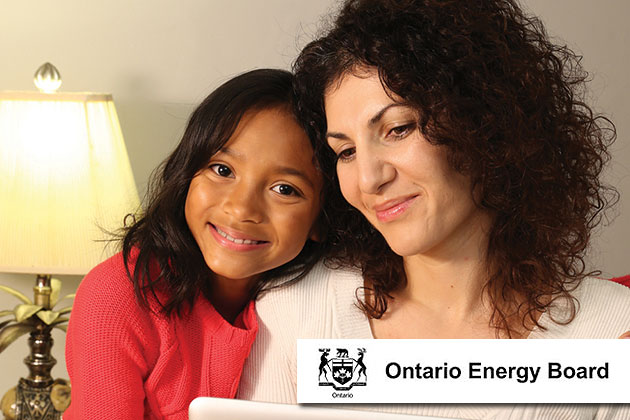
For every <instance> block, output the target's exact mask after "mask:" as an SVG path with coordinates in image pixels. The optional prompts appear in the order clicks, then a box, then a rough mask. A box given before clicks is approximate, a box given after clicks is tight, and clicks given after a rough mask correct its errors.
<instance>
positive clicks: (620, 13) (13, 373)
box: [0, 0, 630, 395]
mask: <svg viewBox="0 0 630 420" xmlns="http://www.w3.org/2000/svg"><path fill="white" fill-rule="evenodd" d="M334 4H335V1H333V0H322V1H316V0H264V1H262V0H221V1H219V0H181V1H167V0H132V1H128V0H108V1H105V0H90V1H82V0H57V1H54V2H53V1H44V0H22V1H8V0H3V1H1V3H0V60H1V65H0V90H30V89H33V86H32V84H31V83H32V82H31V80H32V75H33V73H34V72H35V69H37V67H38V66H39V65H40V64H42V63H43V62H45V61H50V62H52V63H53V64H55V65H56V66H57V67H58V69H59V70H60V72H61V75H62V77H63V79H64V82H63V85H62V90H66V91H85V90H88V91H104V92H110V93H112V94H113V95H114V100H115V102H116V106H117V109H118V114H119V118H120V122H121V126H122V130H123V134H124V136H125V139H126V142H127V148H128V151H129V156H130V159H131V164H132V167H133V170H134V175H135V178H136V183H137V185H138V187H139V189H140V191H141V192H143V191H144V189H145V188H146V181H147V177H148V175H149V173H150V171H151V170H152V169H153V168H154V167H155V166H156V165H157V164H158V163H159V162H160V161H161V160H162V159H163V158H164V157H165V156H166V155H167V154H168V152H169V151H170V150H171V148H172V147H173V146H174V145H175V143H176V142H177V141H178V137H179V136H180V135H181V133H182V131H183V127H184V124H185V123H186V119H187V117H188V114H189V113H190V111H191V110H192V108H193V107H194V105H195V104H197V103H199V102H200V101H201V100H202V99H203V98H204V97H205V96H206V95H207V94H208V93H209V92H210V91H211V90H212V89H213V88H215V87H216V86H217V85H218V84H220V83H221V82H223V81H225V80H226V79H228V78H229V77H231V76H233V75H235V74H237V73H239V72H242V71H244V70H248V69H252V68H256V67H280V68H288V67H289V66H290V63H291V61H292V60H293V58H294V57H295V55H296V53H297V51H298V50H299V48H300V47H301V46H303V45H304V44H305V43H306V42H307V41H308V40H309V39H311V38H312V36H313V34H314V33H315V32H316V28H317V25H316V23H317V22H318V21H319V19H320V16H321V15H323V14H324V13H325V12H326V11H327V10H329V9H330V8H331V7H333V6H334ZM525 4H526V6H527V7H529V8H531V9H532V10H533V11H534V12H535V13H537V14H539V15H541V16H542V17H543V20H544V21H545V22H546V23H547V26H548V29H549V32H550V33H551V34H552V35H554V36H557V37H560V38H561V39H563V40H565V41H566V42H567V43H568V44H569V45H570V46H572V47H574V48H575V49H577V50H578V51H580V52H581V53H583V55H584V65H585V66H586V68H587V69H589V70H590V71H591V73H592V75H593V83H592V97H593V100H594V102H595V103H596V104H597V108H598V110H600V111H602V112H605V113H607V114H608V115H610V116H611V117H612V118H613V120H614V121H615V123H616V124H617V128H618V135H619V139H618V141H617V144H616V146H615V147H614V149H613V153H614V162H613V165H612V167H611V169H610V171H609V172H608V179H610V181H611V182H612V183H613V184H615V185H616V186H617V187H618V189H619V190H620V191H621V193H622V201H621V202H620V204H619V206H618V208H617V213H618V214H619V216H618V217H617V218H616V220H615V221H614V224H612V225H611V226H608V227H605V228H603V229H602V231H601V234H600V235H599V237H598V238H597V239H596V241H595V242H594V246H593V248H594V249H593V252H592V259H593V260H594V261H595V262H596V263H597V265H598V266H599V267H604V268H605V270H604V271H605V274H608V275H610V274H622V273H628V272H630V264H628V262H627V258H628V256H629V255H628V250H629V247H628V246H627V245H625V243H627V242H628V238H630V214H627V213H628V212H624V207H625V206H627V205H628V204H626V203H628V200H630V169H629V167H630V164H629V163H628V162H630V121H628V115H630V112H629V111H630V104H629V103H628V101H626V100H625V99H626V97H628V96H629V94H630V86H629V84H630V81H628V79H627V77H626V73H627V68H628V66H629V65H630V57H629V54H630V49H629V48H628V45H630V28H628V26H627V24H626V18H627V17H628V16H630V3H628V2H626V1H625V0H616V1H614V0H609V1H606V2H605V3H604V4H603V5H601V6H598V5H596V4H594V2H592V1H591V0H555V1H553V2H550V1H547V0H528V1H526V2H525ZM624 239H625V240H624ZM62 280H64V286H65V288H66V289H67V291H68V293H69V292H70V290H72V289H74V288H76V286H77V285H78V284H79V282H80V277H77V276H64V277H62ZM32 282H33V276H31V275H16V274H3V273H0V284H6V285H9V286H12V287H18V288H20V289H21V290H22V291H24V292H27V293H28V294H30V292H29V291H30V288H31V286H32ZM15 304H17V301H16V300H15V299H13V298H11V297H6V296H4V295H0V309H5V308H10V307H13V306H14V305H15ZM54 338H55V341H56V344H55V348H54V356H55V357H56V358H57V360H58V361H59V364H58V366H57V367H56V368H55V369H54V370H53V374H54V375H55V376H58V377H67V374H66V372H65V364H64V363H63V341H64V336H63V334H61V333H55V335H54ZM26 354H27V345H26V339H25V338H22V339H21V340H20V341H18V342H16V343H14V344H13V345H12V346H11V347H10V348H9V349H8V350H6V351H5V352H4V353H2V354H0V371H1V372H2V375H0V395H1V394H2V393H4V390H6V389H8V388H9V387H10V386H13V385H14V384H15V383H16V381H17V378H18V377H19V376H21V375H26V372H27V371H26V367H25V366H24V365H23V364H22V359H23V358H24V357H25V356H26Z"/></svg>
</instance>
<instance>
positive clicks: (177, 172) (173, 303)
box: [64, 69, 323, 420]
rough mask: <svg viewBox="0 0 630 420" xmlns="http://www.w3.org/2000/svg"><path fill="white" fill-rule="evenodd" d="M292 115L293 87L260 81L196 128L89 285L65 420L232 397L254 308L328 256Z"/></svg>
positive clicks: (215, 101) (258, 76) (174, 408)
mask: <svg viewBox="0 0 630 420" xmlns="http://www.w3.org/2000/svg"><path fill="white" fill-rule="evenodd" d="M292 105H293V90H292V76H291V74H290V73H289V72H287V71H284V70H273V69H260V70H254V71H250V72H247V73H244V74H241V75H239V76H237V77H235V78H233V79H231V80H229V81H227V82H226V83H224V84H223V85H221V86H220V87H219V88H218V89H217V90H215V91H214V92H213V93H212V94H210V96H208V97H207V98H206V99H205V100H204V101H203V102H202V103H201V104H200V105H199V107H198V108H197V109H196V110H195V112H194V113H193V114H192V116H191V118H190V121H189V122H188V126H187V128H186V132H185V133H184V136H183V138H182V140H181V142H180V143H179V144H178V146H177V148H176V149H175V150H174V151H173V153H172V154H171V155H170V156H169V157H168V158H167V160H166V161H165V163H164V165H163V166H162V167H161V168H160V171H159V172H157V178H155V183H154V188H153V189H152V190H151V192H150V194H149V200H148V206H147V207H148V208H147V210H146V212H145V213H144V214H143V215H142V216H141V217H139V218H138V220H137V221H135V222H134V223H133V224H132V225H131V226H129V227H128V228H127V230H126V233H125V236H124V238H123V240H122V252H120V253H118V254H116V255H115V256H113V257H112V258H110V259H108V260H107V261H105V262H103V263H102V264H100V265H98V266H97V267H95V268H94V269H93V270H92V271H90V273H89V274H88V275H87V276H86V278H85V279H84V280H83V281H82V282H81V286H80V287H79V290H78V292H77V296H76V299H75V302H74V308H73V311H72V317H71V318H70V325H69V329H68V335H67V342H66V360H67V367H68V373H69V375H70V379H71V381H72V404H71V405H70V407H69V408H68V410H67V411H66V412H65V413H64V418H65V419H75V418H77V419H99V418H116V419H142V418H144V419H173V420H174V419H187V418H188V405H189V404H190V402H191V401H192V400H193V399H194V398H196V397H198V396H214V397H222V398H233V397H234V395H235V393H236V390H237V386H238V382H239V378H240V375H241V370H242V367H243V363H244V361H245V358H246V357H247V355H248V354H249V351H250V347H251V345H252V342H253V341H254V337H255V335H256V331H257V327H258V325H257V322H256V316H255V312H254V303H253V301H252V299H253V298H255V297H256V294H257V293H258V292H259V291H260V290H261V289H263V288H268V287H271V286H272V285H273V284H274V282H276V281H277V279H276V278H277V277H279V276H284V277H285V281H286V280H287V279H293V280H294V281H295V280H297V279H298V278H300V277H303V276H304V275H306V273H308V272H309V270H310V269H311V268H312V267H313V265H314V264H315V263H316V262H317V260H318V259H319V257H320V255H321V252H322V250H323V244H322V243H321V242H320V241H318V228H317V224H316V220H317V218H318V215H319V213H320V203H321V199H320V194H321V193H322V188H323V182H322V177H321V175H320V173H319V171H318V169H317V167H316V166H315V165H314V156H313V149H312V147H311V144H310V142H309V139H308V137H307V136H306V134H305V132H304V130H303V128H302V127H301V125H300V124H299V123H298V122H297V120H296V118H295V114H294V112H293V106H292Z"/></svg>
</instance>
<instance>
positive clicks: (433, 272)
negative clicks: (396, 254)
mask: <svg viewBox="0 0 630 420" xmlns="http://www.w3.org/2000/svg"><path fill="white" fill-rule="evenodd" d="M490 224H491V223H490V218H489V217H482V218H481V219H477V218H475V220H470V221H469V223H467V224H466V225H465V226H462V227H461V229H460V230H459V231H456V232H454V233H453V235H452V236H451V237H450V238H449V240H448V241H444V242H443V243H442V244H441V245H440V246H439V247H434V248H433V249H431V250H430V251H428V252H424V253H422V254H418V255H413V256H408V257H403V263H404V268H405V274H406V278H407V282H406V284H405V285H404V286H403V287H401V288H400V289H398V290H394V291H392V293H391V295H392V297H393V298H394V299H393V300H390V301H389V302H388V310H387V313H386V314H385V315H384V316H383V318H381V319H380V320H373V321H372V327H373V333H374V335H375V336H376V337H379V338H474V337H477V338H494V337H495V336H496V329H495V328H492V327H490V318H491V316H492V312H493V308H492V304H491V302H490V300H489V299H488V296H487V295H486V294H484V293H485V292H484V290H485V288H484V286H485V285H486V282H487V280H488V272H489V270H488V265H487V259H486V249H487V246H488V231H489V226H490Z"/></svg>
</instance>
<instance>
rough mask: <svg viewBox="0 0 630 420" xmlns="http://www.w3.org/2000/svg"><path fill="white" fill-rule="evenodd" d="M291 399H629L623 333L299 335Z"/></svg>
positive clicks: (628, 355)
mask: <svg viewBox="0 0 630 420" xmlns="http://www.w3.org/2000/svg"><path fill="white" fill-rule="evenodd" d="M297 351H298V354H297V356H298V358H297V360H298V364H297V374H298V395H297V398H298V402H299V403H630V340H338V339H334V340H325V339H321V340H320V339H300V340H298V343H297Z"/></svg>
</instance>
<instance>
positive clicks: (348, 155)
mask: <svg viewBox="0 0 630 420" xmlns="http://www.w3.org/2000/svg"><path fill="white" fill-rule="evenodd" d="M355 151H356V149H355V148H354V147H349V148H347V149H344V150H342V151H341V152H339V153H337V160H338V161H342V162H349V161H351V160H352V158H354V153H355Z"/></svg>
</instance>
